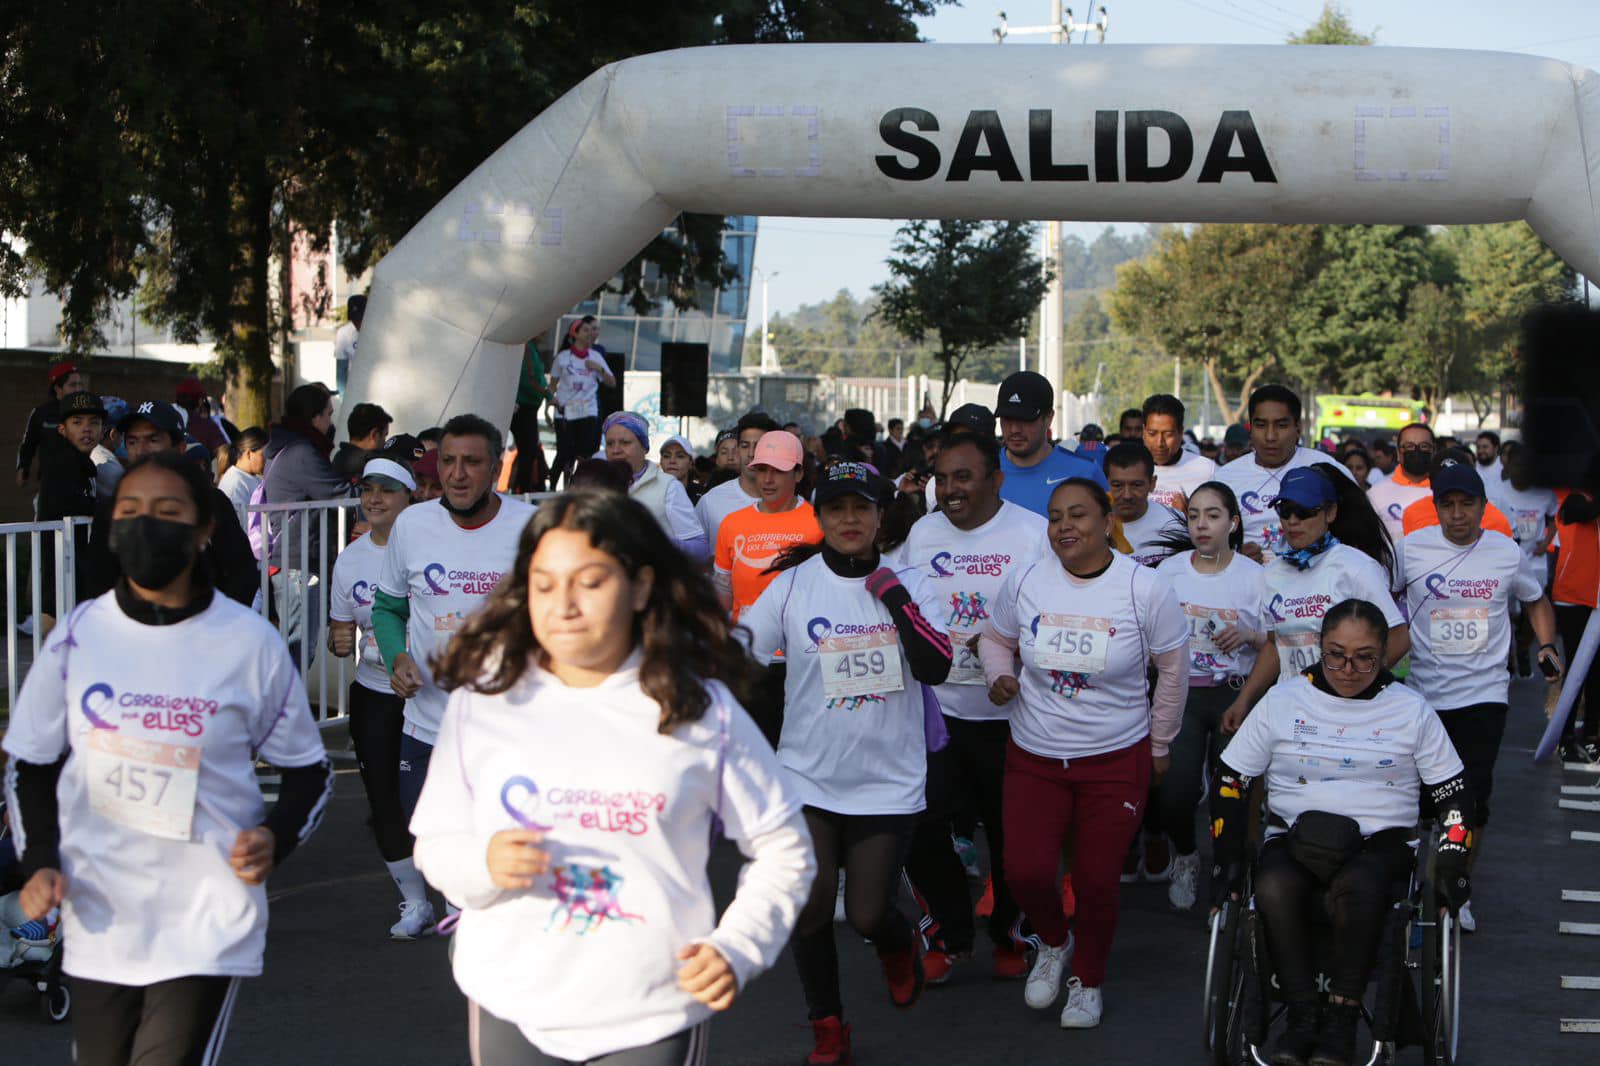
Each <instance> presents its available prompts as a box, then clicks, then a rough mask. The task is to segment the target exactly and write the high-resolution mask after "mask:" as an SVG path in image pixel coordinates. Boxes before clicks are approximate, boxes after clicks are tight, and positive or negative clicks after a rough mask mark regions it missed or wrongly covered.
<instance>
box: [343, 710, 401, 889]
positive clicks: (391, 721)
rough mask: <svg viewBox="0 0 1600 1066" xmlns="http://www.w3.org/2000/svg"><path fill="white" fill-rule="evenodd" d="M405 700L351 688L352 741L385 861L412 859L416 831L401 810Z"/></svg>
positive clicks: (373, 824)
mask: <svg viewBox="0 0 1600 1066" xmlns="http://www.w3.org/2000/svg"><path fill="white" fill-rule="evenodd" d="M404 723H405V700H402V699H401V698H400V697H399V696H396V695H394V694H393V693H386V692H374V691H372V690H371V689H369V688H367V687H365V686H364V685H361V684H359V683H356V682H351V684H350V742H351V744H352V745H353V746H354V747H355V749H356V765H357V767H358V768H359V769H360V771H361V784H362V786H363V787H364V788H365V789H366V792H367V805H368V806H369V807H370V808H371V810H372V834H373V836H374V837H376V838H377V841H378V854H380V855H382V856H383V861H384V862H398V861H399V860H401V859H409V858H410V857H411V848H412V843H413V841H412V839H411V833H410V831H409V830H407V829H406V819H405V815H404V813H403V812H402V810H401V806H400V740H401V736H402V733H401V727H402V726H403V725H404Z"/></svg>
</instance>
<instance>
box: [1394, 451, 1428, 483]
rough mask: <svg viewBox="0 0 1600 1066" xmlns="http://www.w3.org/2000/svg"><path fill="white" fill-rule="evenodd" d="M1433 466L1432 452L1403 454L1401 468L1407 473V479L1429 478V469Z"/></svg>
mask: <svg viewBox="0 0 1600 1066" xmlns="http://www.w3.org/2000/svg"><path fill="white" fill-rule="evenodd" d="M1432 465H1433V453H1432V452H1401V453H1400V468H1401V469H1402V470H1404V471H1405V472H1406V476H1407V477H1412V478H1423V477H1427V476H1428V467H1430V466H1432Z"/></svg>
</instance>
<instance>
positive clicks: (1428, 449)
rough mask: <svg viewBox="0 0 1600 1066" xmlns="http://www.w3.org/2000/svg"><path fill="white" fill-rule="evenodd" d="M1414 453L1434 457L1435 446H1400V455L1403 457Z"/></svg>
mask: <svg viewBox="0 0 1600 1066" xmlns="http://www.w3.org/2000/svg"><path fill="white" fill-rule="evenodd" d="M1412 452H1422V453H1423V454H1425V455H1432V454H1433V445H1431V444H1402V445H1400V454H1401V455H1409V454H1411V453H1412Z"/></svg>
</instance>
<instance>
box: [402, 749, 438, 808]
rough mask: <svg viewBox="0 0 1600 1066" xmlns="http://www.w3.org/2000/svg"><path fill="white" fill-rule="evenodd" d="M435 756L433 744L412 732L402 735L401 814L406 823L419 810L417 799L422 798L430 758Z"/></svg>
mask: <svg viewBox="0 0 1600 1066" xmlns="http://www.w3.org/2000/svg"><path fill="white" fill-rule="evenodd" d="M431 758H433V745H432V744H427V743H424V742H423V741H420V740H418V739H417V738H416V737H414V736H411V735H410V734H402V735H401V737H400V771H399V785H400V814H401V816H402V817H403V818H404V819H405V824H406V825H410V824H411V816H412V815H413V814H415V813H416V812H417V801H418V800H419V799H421V798H422V783H423V782H424V781H426V780H427V779H428V760H429V759H431Z"/></svg>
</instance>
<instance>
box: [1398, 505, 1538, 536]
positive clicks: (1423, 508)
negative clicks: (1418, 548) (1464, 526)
mask: <svg viewBox="0 0 1600 1066" xmlns="http://www.w3.org/2000/svg"><path fill="white" fill-rule="evenodd" d="M1438 524H1439V508H1437V507H1435V506H1434V503H1433V497H1432V496H1424V497H1423V498H1422V499H1420V500H1417V501H1415V502H1414V503H1412V504H1411V505H1410V506H1409V507H1407V508H1406V509H1405V512H1404V513H1403V514H1401V515H1400V528H1401V530H1403V531H1404V532H1405V533H1407V534H1410V533H1415V532H1416V531H1417V530H1419V529H1427V528H1428V527H1429V526H1436V525H1438ZM1478 524H1479V525H1481V526H1482V527H1483V528H1484V529H1492V530H1494V531H1495V532H1496V533H1504V534H1505V535H1506V536H1508V537H1510V538H1511V539H1512V540H1515V539H1516V534H1514V533H1512V532H1511V520H1510V519H1508V518H1507V517H1506V514H1505V512H1504V511H1502V510H1500V508H1498V507H1496V506H1495V505H1494V504H1492V503H1487V502H1485V503H1484V505H1483V521H1482V522H1480V523H1478Z"/></svg>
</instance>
